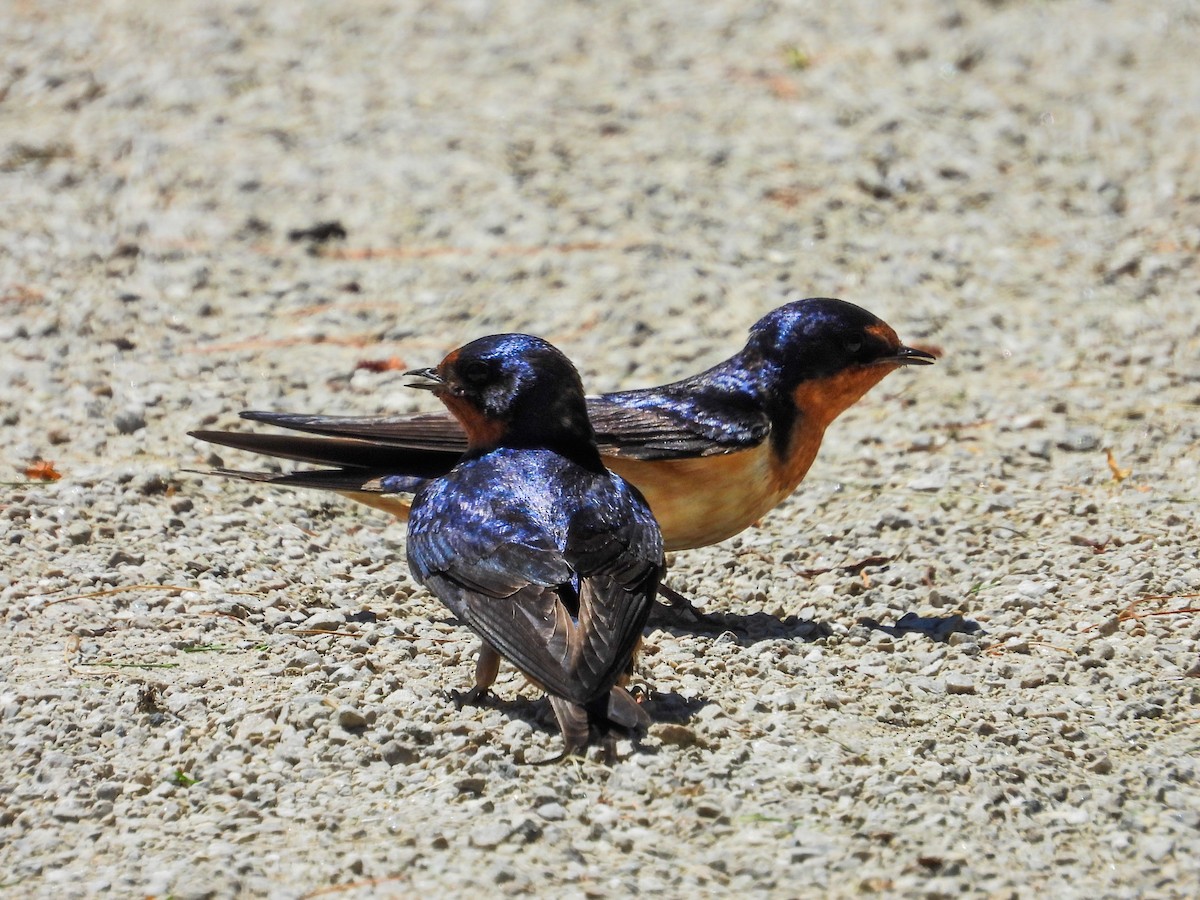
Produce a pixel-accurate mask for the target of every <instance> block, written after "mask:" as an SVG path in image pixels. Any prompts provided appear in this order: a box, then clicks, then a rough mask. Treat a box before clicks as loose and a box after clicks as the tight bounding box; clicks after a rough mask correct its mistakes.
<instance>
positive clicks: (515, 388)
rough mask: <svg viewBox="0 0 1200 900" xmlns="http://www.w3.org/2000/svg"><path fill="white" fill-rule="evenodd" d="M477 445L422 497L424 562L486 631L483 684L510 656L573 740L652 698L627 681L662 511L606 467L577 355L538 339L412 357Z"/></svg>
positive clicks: (429, 583)
mask: <svg viewBox="0 0 1200 900" xmlns="http://www.w3.org/2000/svg"><path fill="white" fill-rule="evenodd" d="M409 374H410V375H415V376H418V377H419V378H420V379H421V381H419V382H417V383H416V384H412V385H410V386H411V387H420V388H427V389H429V390H431V391H432V392H433V393H434V395H435V396H437V397H438V398H439V399H440V400H441V401H442V402H443V403H445V405H446V407H447V408H448V409H449V411H450V412H451V413H452V414H453V415H454V417H455V419H456V420H457V421H458V422H459V424H460V425H461V426H462V430H463V433H464V434H465V435H466V440H467V446H466V450H465V452H464V453H462V454H460V457H459V458H458V460H457V461H456V462H455V464H454V467H453V468H452V469H450V471H449V472H447V473H446V474H444V475H441V476H439V477H437V478H433V479H431V480H429V481H427V482H426V483H425V484H424V485H423V486H422V487H421V488H420V489H419V490H418V491H417V493H416V495H415V496H414V497H413V501H412V507H411V512H410V515H409V519H408V541H407V546H408V564H409V567H410V569H411V570H412V573H413V575H414V577H415V578H416V579H417V581H418V582H420V583H421V584H422V585H424V586H425V587H426V588H428V589H429V590H430V591H431V592H432V593H434V594H435V595H436V596H437V597H438V598H439V599H440V600H441V601H442V602H443V603H445V604H446V606H447V607H448V608H449V609H450V611H451V612H453V613H454V615H455V616H456V617H457V618H458V619H459V620H460V621H461V622H463V623H465V624H466V625H467V626H469V627H470V628H471V629H472V630H473V631H475V632H476V633H477V634H478V635H479V637H480V638H481V639H482V640H483V642H484V650H483V651H482V652H481V653H480V666H479V669H478V670H477V673H476V687H475V690H474V691H472V692H471V694H469V695H468V699H476V698H478V697H479V696H480V695H481V694H483V693H485V692H486V691H487V689H488V688H489V687H490V685H491V684H492V682H493V681H494V680H495V677H496V671H495V667H496V665H497V664H498V662H499V658H500V657H503V658H504V659H507V660H508V661H509V662H510V663H512V664H513V665H514V666H516V667H517V668H518V669H519V670H520V671H521V672H522V673H524V675H525V676H526V677H527V678H528V679H529V680H530V681H532V682H533V683H534V684H536V685H537V686H539V687H540V688H542V689H543V690H544V691H546V693H547V694H548V695H549V697H550V704H551V707H552V708H553V710H554V714H555V717H556V719H557V720H558V724H559V728H560V729H561V731H562V735H563V741H564V755H566V754H574V753H579V752H581V751H583V750H584V749H585V748H586V747H587V745H588V744H589V743H590V742H591V741H592V740H593V739H595V738H597V737H600V738H604V739H606V741H610V740H611V729H612V728H613V726H619V727H621V728H623V729H627V730H636V729H638V728H642V727H644V726H645V725H646V724H648V723H649V718H648V716H647V715H646V713H645V711H644V710H643V709H642V708H641V707H640V706H639V705H638V703H637V702H636V701H635V700H634V699H633V697H632V696H631V695H630V694H629V693H628V692H627V691H626V690H625V688H624V687H623V686H622V685H621V684H620V682H621V681H622V679H623V678H624V676H625V675H626V673H627V672H628V671H629V670H630V669H631V668H632V663H633V656H634V653H635V650H636V648H637V646H638V644H639V643H640V641H641V637H642V629H643V628H644V627H645V624H646V619H647V617H648V616H649V615H650V609H651V607H652V606H653V605H654V596H655V592H656V591H657V588H658V582H659V578H660V577H661V575H662V572H663V565H664V562H663V542H662V534H661V532H660V531H659V528H658V524H657V523H656V522H655V520H654V516H653V514H652V513H651V512H650V508H649V506H648V505H647V504H646V501H645V499H644V498H643V497H642V495H641V494H640V493H639V492H638V490H637V489H636V488H634V487H632V486H630V485H629V483H628V482H626V481H625V480H624V479H622V478H621V477H620V476H617V475H613V474H612V473H611V472H609V471H608V469H606V468H605V467H604V463H603V461H602V459H601V456H600V451H599V449H598V447H597V446H596V440H595V434H594V432H593V430H592V426H591V424H590V422H589V421H588V414H587V401H586V399H585V398H584V394H583V386H582V383H581V382H580V380H579V375H578V373H577V372H576V370H575V367H574V366H573V365H572V364H571V362H570V361H569V360H568V359H567V358H566V357H565V356H563V355H562V354H561V353H560V352H559V351H558V350H557V349H555V348H554V347H553V346H552V345H551V344H549V343H547V342H546V341H544V340H542V339H541V338H536V337H531V336H529V335H524V334H503V335H493V336H490V337H484V338H480V339H478V340H476V341H472V342H471V343H469V344H466V345H465V346H463V347H460V348H459V349H458V350H455V351H454V352H452V353H451V354H450V355H448V356H447V357H446V358H445V359H444V360H442V362H441V363H440V364H439V365H438V366H437V367H436V368H432V369H422V370H419V371H415V372H410V373H409Z"/></svg>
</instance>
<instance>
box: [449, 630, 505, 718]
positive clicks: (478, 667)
mask: <svg viewBox="0 0 1200 900" xmlns="http://www.w3.org/2000/svg"><path fill="white" fill-rule="evenodd" d="M498 674H500V654H499V652H497V650H496V648H495V647H493V646H492V645H491V644H489V643H488V642H487V641H481V642H480V644H479V657H478V659H476V660H475V687H473V688H471V689H470V690H469V691H467V692H466V693H463V692H462V691H451V692H450V698H451V699H452V700H453V701H454V705H455V706H457V707H459V708H460V709H461V708H462V707H464V706H482V705H483V704H484V703H486V702H487V698H488V695H489V693H490V692H491V687H492V685H493V684H495V683H496V676H497V675H498Z"/></svg>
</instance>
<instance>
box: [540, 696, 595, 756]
mask: <svg viewBox="0 0 1200 900" xmlns="http://www.w3.org/2000/svg"><path fill="white" fill-rule="evenodd" d="M550 706H551V708H552V709H553V710H554V717H555V718H556V719H558V728H559V730H560V731H562V736H563V743H564V744H565V745H566V746H565V748H564V749H563V756H571V755H572V754H575V753H582V752H583V751H584V750H585V749H587V745H588V741H589V740H590V739H591V728H590V726H589V723H588V719H589V718H590V716H589V715H588V711H587V710H586V709H584V708H583V707H582V706H580V705H579V704H578V703H572V702H571V701H570V700H567V699H565V698H563V697H555V696H553V695H551V696H550Z"/></svg>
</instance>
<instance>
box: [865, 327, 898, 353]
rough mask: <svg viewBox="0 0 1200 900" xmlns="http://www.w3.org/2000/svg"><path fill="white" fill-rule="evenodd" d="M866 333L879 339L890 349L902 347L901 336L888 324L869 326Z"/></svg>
mask: <svg viewBox="0 0 1200 900" xmlns="http://www.w3.org/2000/svg"><path fill="white" fill-rule="evenodd" d="M866 332H867V334H869V335H872V336H873V337H877V338H879V339H880V340H881V341H883V342H884V343H886V344H887V345H888V346H889V347H899V346H900V336H899V335H898V334H896V332H895V331H894V330H893V328H892V326H891V325H889V324H888V323H887V322H876V323H875V324H874V325H868V326H867V328H866Z"/></svg>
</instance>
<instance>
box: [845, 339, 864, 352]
mask: <svg viewBox="0 0 1200 900" xmlns="http://www.w3.org/2000/svg"><path fill="white" fill-rule="evenodd" d="M862 345H863V342H862V341H861V340H859V339H858V338H851V339H850V340H848V341H846V352H847V353H858V351H859V350H861V349H862Z"/></svg>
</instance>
